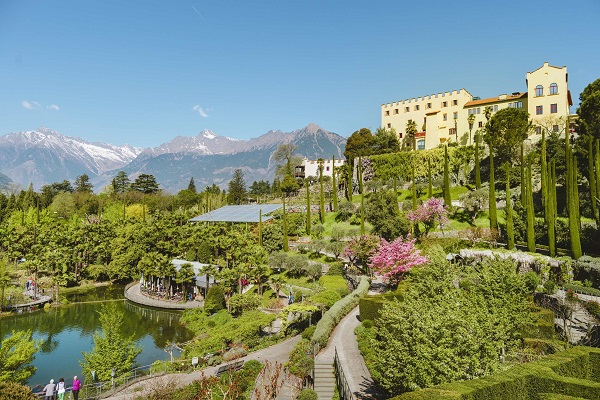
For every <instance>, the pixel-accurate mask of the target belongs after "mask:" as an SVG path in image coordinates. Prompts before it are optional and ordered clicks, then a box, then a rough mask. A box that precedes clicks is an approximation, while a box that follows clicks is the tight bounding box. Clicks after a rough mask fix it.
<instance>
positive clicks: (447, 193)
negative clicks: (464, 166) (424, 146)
mask: <svg viewBox="0 0 600 400" xmlns="http://www.w3.org/2000/svg"><path fill="white" fill-rule="evenodd" d="M444 204H446V207H448V208H451V207H452V196H451V195H450V168H449V167H448V146H447V145H446V146H444Z"/></svg>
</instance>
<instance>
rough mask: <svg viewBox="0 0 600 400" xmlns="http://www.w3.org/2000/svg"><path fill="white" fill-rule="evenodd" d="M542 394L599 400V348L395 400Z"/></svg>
mask: <svg viewBox="0 0 600 400" xmlns="http://www.w3.org/2000/svg"><path fill="white" fill-rule="evenodd" d="M541 393H544V396H547V394H561V395H567V396H571V397H573V398H578V397H579V398H584V399H598V394H599V393H600V349H596V348H593V347H583V346H578V347H573V348H571V349H569V350H567V351H564V352H561V353H557V354H552V355H550V356H548V357H545V358H543V359H541V360H539V361H535V362H531V363H526V364H521V365H517V366H514V367H512V368H510V369H508V370H506V371H503V372H500V373H497V374H494V375H490V376H487V377H485V378H480V379H474V380H471V381H465V382H453V383H448V384H444V385H439V386H435V387H432V388H429V389H422V390H417V391H415V392H410V393H404V394H402V395H400V396H397V397H394V398H393V399H394V400H424V399H429V400H442V399H461V400H475V399H477V400H529V399H536V398H540V394H541ZM541 398H548V397H541ZM550 398H552V397H550ZM555 398H556V397H555ZM558 398H559V399H560V397H558ZM563 398H564V397H563ZM567 398H568V397H567Z"/></svg>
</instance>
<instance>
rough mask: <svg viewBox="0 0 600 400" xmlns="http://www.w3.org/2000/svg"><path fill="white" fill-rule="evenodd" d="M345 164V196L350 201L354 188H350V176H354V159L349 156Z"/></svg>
mask: <svg viewBox="0 0 600 400" xmlns="http://www.w3.org/2000/svg"><path fill="white" fill-rule="evenodd" d="M346 165H347V167H346V168H347V171H348V173H347V174H346V191H347V193H346V197H347V199H348V201H350V202H352V191H353V190H354V189H352V178H353V177H354V160H353V159H352V158H351V159H350V160H348V164H346Z"/></svg>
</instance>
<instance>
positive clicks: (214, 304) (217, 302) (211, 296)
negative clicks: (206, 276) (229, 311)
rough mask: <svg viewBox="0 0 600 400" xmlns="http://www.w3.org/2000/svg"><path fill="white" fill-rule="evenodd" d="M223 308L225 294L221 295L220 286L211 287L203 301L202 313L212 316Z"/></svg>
mask: <svg viewBox="0 0 600 400" xmlns="http://www.w3.org/2000/svg"><path fill="white" fill-rule="evenodd" d="M224 308H225V293H223V289H222V288H221V287H220V286H211V288H210V289H208V293H207V295H206V299H205V300H204V311H205V312H206V313H207V314H214V313H216V312H217V311H219V310H223V309H224Z"/></svg>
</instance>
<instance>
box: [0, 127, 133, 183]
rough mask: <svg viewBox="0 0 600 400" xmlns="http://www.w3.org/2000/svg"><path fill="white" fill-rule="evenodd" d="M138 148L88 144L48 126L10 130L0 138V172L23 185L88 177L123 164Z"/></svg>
mask: <svg viewBox="0 0 600 400" xmlns="http://www.w3.org/2000/svg"><path fill="white" fill-rule="evenodd" d="M141 151H142V149H140V148H136V147H133V146H130V145H127V144H126V145H123V146H115V145H112V144H106V143H98V142H96V143H90V142H87V141H85V140H83V139H81V138H74V137H70V136H65V135H62V134H60V133H58V132H56V131H53V130H50V129H48V128H44V127H42V128H39V129H36V130H33V131H26V132H14V133H9V134H7V135H4V136H2V137H0V171H1V172H2V173H4V174H6V175H8V176H9V177H10V178H11V179H12V180H13V181H15V182H17V183H21V184H22V185H23V186H25V187H26V186H27V185H29V183H33V186H34V187H35V188H36V189H39V188H40V187H41V186H42V185H45V184H47V183H52V182H61V181H63V180H65V179H66V180H74V179H75V178H76V177H77V176H79V175H81V174H88V176H90V178H93V177H95V176H97V175H100V174H103V173H104V172H106V171H110V170H114V169H117V168H121V167H124V166H125V165H127V164H129V163H130V162H131V161H132V160H133V159H135V158H136V157H137V156H138V155H139V154H140V153H141Z"/></svg>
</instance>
